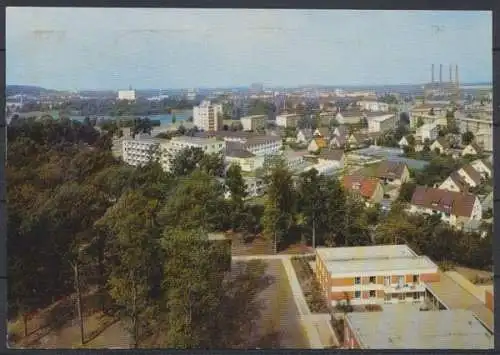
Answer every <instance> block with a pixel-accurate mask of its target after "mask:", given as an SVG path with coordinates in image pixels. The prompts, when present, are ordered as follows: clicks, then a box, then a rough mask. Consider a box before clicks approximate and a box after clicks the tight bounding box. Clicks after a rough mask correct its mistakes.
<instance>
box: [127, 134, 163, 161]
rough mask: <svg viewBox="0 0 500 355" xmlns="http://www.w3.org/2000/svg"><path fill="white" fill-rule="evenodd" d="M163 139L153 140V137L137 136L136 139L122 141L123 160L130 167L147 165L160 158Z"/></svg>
mask: <svg viewBox="0 0 500 355" xmlns="http://www.w3.org/2000/svg"><path fill="white" fill-rule="evenodd" d="M162 142H163V140H161V139H155V138H151V136H149V135H148V136H141V135H137V136H135V138H127V139H123V140H122V154H121V156H122V158H123V161H124V162H125V163H127V164H129V165H133V166H141V165H145V164H147V163H148V162H149V161H150V160H151V158H153V157H158V158H160V155H161V152H160V149H159V147H160V144H161V143H162Z"/></svg>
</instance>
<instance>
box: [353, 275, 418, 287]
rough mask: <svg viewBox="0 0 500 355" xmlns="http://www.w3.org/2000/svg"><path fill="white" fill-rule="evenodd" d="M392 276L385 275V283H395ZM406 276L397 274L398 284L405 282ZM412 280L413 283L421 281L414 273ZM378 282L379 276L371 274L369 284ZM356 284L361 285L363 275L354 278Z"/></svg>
mask: <svg viewBox="0 0 500 355" xmlns="http://www.w3.org/2000/svg"><path fill="white" fill-rule="evenodd" d="M391 278H392V277H391V276H384V285H390V284H391V283H394V282H391ZM405 279H406V278H405V276H404V275H400V276H397V283H398V284H403V283H405ZM412 282H413V283H417V282H419V276H418V275H412ZM376 283H377V277H376V276H370V277H369V278H368V284H376ZM354 284H355V285H361V277H355V278H354ZM364 284H366V282H364Z"/></svg>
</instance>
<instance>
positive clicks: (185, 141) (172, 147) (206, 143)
mask: <svg viewBox="0 0 500 355" xmlns="http://www.w3.org/2000/svg"><path fill="white" fill-rule="evenodd" d="M191 147H196V148H201V150H203V152H204V153H205V154H214V153H224V152H225V150H226V142H224V141H220V140H216V139H214V138H198V137H185V136H182V137H173V138H172V139H171V140H169V141H166V142H164V143H162V144H161V146H160V149H161V153H162V156H161V161H160V162H161V165H162V167H163V169H164V170H165V171H168V170H169V169H170V160H171V159H173V158H174V157H175V155H176V154H177V153H179V152H180V151H181V150H183V149H185V148H191Z"/></svg>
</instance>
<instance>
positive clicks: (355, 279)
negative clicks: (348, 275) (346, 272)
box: [354, 277, 361, 285]
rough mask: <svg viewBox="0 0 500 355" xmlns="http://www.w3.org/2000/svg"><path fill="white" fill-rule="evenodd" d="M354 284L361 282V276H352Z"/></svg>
mask: <svg viewBox="0 0 500 355" xmlns="http://www.w3.org/2000/svg"><path fill="white" fill-rule="evenodd" d="M354 284H355V285H359V284H361V277H355V278H354Z"/></svg>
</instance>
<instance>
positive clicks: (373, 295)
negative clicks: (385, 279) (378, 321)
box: [370, 290, 377, 298]
mask: <svg viewBox="0 0 500 355" xmlns="http://www.w3.org/2000/svg"><path fill="white" fill-rule="evenodd" d="M375 297H377V292H376V291H375V290H370V298H375Z"/></svg>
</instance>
